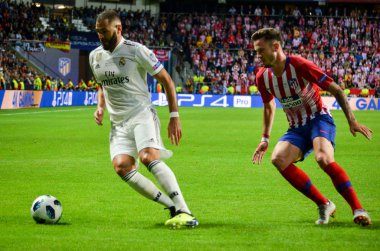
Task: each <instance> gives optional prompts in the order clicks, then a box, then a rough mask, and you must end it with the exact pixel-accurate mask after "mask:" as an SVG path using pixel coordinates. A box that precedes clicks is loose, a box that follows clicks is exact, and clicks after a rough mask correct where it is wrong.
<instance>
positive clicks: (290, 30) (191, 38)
mask: <svg viewBox="0 0 380 251" xmlns="http://www.w3.org/2000/svg"><path fill="white" fill-rule="evenodd" d="M163 7H165V6H163ZM103 9H104V7H93V6H90V7H81V8H77V7H74V8H73V9H72V11H71V14H72V18H71V19H70V18H69V17H67V16H65V15H60V16H56V17H51V16H49V9H48V8H47V7H45V6H43V5H41V6H40V7H37V6H36V5H35V4H29V3H26V4H24V3H22V2H21V3H16V2H13V1H10V0H7V1H1V2H0V10H1V13H0V21H1V22H0V49H1V54H0V67H1V68H0V75H1V77H2V78H3V79H4V81H3V82H4V83H5V84H3V86H2V88H3V89H4V88H7V89H9V88H15V86H14V84H12V83H13V82H12V81H13V80H16V81H18V82H20V81H22V82H29V81H31V82H33V81H34V79H35V76H36V75H41V74H40V73H37V72H36V70H35V69H33V68H30V66H29V65H27V62H25V60H24V59H21V58H18V57H17V53H15V52H14V50H13V49H12V45H11V44H10V43H9V41H15V40H16V41H17V40H40V41H66V40H67V39H70V37H69V33H70V31H73V30H74V31H81V32H91V31H93V29H94V26H95V17H96V15H97V14H98V13H100V12H101V11H102V10H103ZM118 11H119V12H120V17H121V19H122V22H123V25H124V30H123V35H124V36H125V37H126V38H127V39H131V40H135V41H137V42H140V43H142V44H145V45H146V46H148V47H150V48H160V47H166V48H170V49H171V50H172V51H173V55H174V58H175V60H174V69H175V71H174V72H173V74H176V75H178V78H177V81H178V80H179V81H180V82H181V83H178V84H180V85H182V87H183V88H182V91H183V92H192V93H200V92H201V90H202V86H205V85H207V86H208V87H209V88H208V91H207V93H213V94H249V93H250V92H249V88H250V86H252V85H255V69H256V67H257V66H258V65H259V62H258V60H257V59H256V58H255V53H254V51H253V46H252V43H251V41H250V36H251V35H252V34H253V32H254V31H256V30H257V29H259V28H262V27H269V26H271V27H277V28H281V30H282V31H283V34H282V35H283V38H284V42H285V48H286V53H287V54H289V55H290V54H291V55H300V56H303V57H305V58H307V59H309V60H311V61H313V62H314V63H315V64H317V65H318V66H319V67H321V68H322V69H323V70H325V71H326V72H327V73H328V74H329V75H330V76H331V77H332V78H333V79H334V80H335V81H336V82H337V83H339V84H340V85H341V86H342V88H343V89H349V90H351V91H350V95H355V96H360V95H362V94H361V93H362V92H361V90H362V89H363V88H368V89H369V94H368V96H373V95H377V94H376V93H379V92H378V91H377V90H378V89H379V82H380V47H379V40H380V34H379V30H380V24H379V17H380V12H379V10H377V9H375V8H372V9H371V8H368V6H366V5H363V6H352V5H351V6H347V7H346V6H341V5H332V4H330V5H329V6H326V7H324V6H322V7H319V6H314V7H310V6H309V5H299V6H296V5H294V4H293V5H286V4H283V5H281V4H277V5H276V6H274V5H265V4H261V5H252V4H242V5H240V6H232V5H231V6H228V8H225V9H223V10H219V11H218V12H212V11H210V12H209V13H197V12H190V11H186V10H183V13H178V12H176V13H173V12H168V13H165V12H163V11H165V8H163V11H162V12H161V13H160V14H159V16H155V15H151V13H150V11H146V10H142V11H131V10H125V9H123V10H121V9H118ZM168 11H171V10H170V9H169V10H168ZM28 31H33V32H28ZM42 79H46V78H45V77H43V78H42ZM26 80H27V81H26ZM200 80H202V81H200ZM85 82H87V81H85ZM65 84H67V83H65ZM53 85H54V81H53ZM74 85H77V83H74ZM44 86H46V84H45V81H44V80H43V87H44ZM230 87H233V91H232V89H231V88H230ZM17 88H21V87H20V85H18V87H17ZM25 88H33V86H32V87H31V86H30V85H27V86H26V87H25ZM52 89H53V90H54V86H53V88H52ZM77 89H81V88H77ZM205 89H206V88H204V89H203V90H205ZM91 90H92V88H91ZM202 92H203V93H204V91H202Z"/></svg>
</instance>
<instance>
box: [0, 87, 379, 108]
mask: <svg viewBox="0 0 380 251" xmlns="http://www.w3.org/2000/svg"><path fill="white" fill-rule="evenodd" d="M177 99H178V106H185V107H237V108H262V107H263V102H262V100H261V96H259V95H253V96H240V95H211V94H210V95H208V94H205V95H201V94H185V93H179V94H177ZM322 99H323V103H324V104H325V105H326V106H327V107H328V108H329V109H330V110H339V109H341V108H340V106H339V104H338V103H337V101H336V100H335V98H334V97H322ZM379 100H380V99H378V98H354V97H352V98H351V97H349V98H348V103H349V104H350V107H351V109H352V110H377V111H378V110H380V102H379ZM152 103H153V104H154V105H156V106H167V105H168V101H167V99H166V95H165V94H164V93H152ZM97 104H98V95H97V92H77V91H0V105H1V106H0V107H1V109H17V108H28V107H60V106H90V105H97ZM276 106H277V108H281V104H280V103H279V102H278V100H276Z"/></svg>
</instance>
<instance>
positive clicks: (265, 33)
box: [251, 28, 283, 45]
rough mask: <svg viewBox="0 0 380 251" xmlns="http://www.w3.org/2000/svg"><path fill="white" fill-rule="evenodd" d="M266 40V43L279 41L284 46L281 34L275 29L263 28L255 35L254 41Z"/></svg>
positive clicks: (253, 36)
mask: <svg viewBox="0 0 380 251" xmlns="http://www.w3.org/2000/svg"><path fill="white" fill-rule="evenodd" d="M262 38H264V40H265V41H279V42H280V44H281V45H282V43H283V41H282V37H281V32H280V31H279V30H277V29H274V28H263V29H260V30H258V31H256V32H255V33H253V35H252V37H251V39H252V41H256V40H260V39H262Z"/></svg>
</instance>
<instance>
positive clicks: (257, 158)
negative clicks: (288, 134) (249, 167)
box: [252, 99, 276, 165]
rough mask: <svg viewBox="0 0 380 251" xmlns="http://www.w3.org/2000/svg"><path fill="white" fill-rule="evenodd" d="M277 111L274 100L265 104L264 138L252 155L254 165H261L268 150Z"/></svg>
mask: <svg viewBox="0 0 380 251" xmlns="http://www.w3.org/2000/svg"><path fill="white" fill-rule="evenodd" d="M275 111H276V103H275V101H274V99H272V100H271V101H270V102H268V103H264V111H263V137H262V138H261V142H260V143H259V145H258V146H257V148H256V150H255V151H254V152H253V155H252V163H253V164H258V165H259V164H260V163H261V161H262V159H263V157H264V154H265V153H266V151H267V150H268V145H269V135H270V132H271V131H272V125H273V119H274V114H275Z"/></svg>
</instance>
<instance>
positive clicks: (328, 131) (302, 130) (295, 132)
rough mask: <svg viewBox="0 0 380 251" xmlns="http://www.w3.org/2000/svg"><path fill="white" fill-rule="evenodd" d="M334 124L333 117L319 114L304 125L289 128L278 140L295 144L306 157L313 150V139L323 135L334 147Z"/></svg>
mask: <svg viewBox="0 0 380 251" xmlns="http://www.w3.org/2000/svg"><path fill="white" fill-rule="evenodd" d="M335 135H336V126H335V124H334V120H333V118H332V117H331V116H330V115H328V114H324V115H319V116H317V117H315V118H314V119H312V120H311V121H309V122H307V123H306V125H304V126H300V127H297V128H289V129H288V131H287V132H286V133H285V135H284V136H282V137H281V139H280V140H279V141H287V142H289V143H291V144H292V145H295V146H297V147H298V148H299V149H301V151H302V153H303V158H302V159H301V161H302V160H303V159H304V158H306V157H307V156H308V155H309V154H310V153H311V152H312V151H313V139H314V138H316V137H324V138H326V139H328V140H329V141H330V142H331V144H332V146H333V147H335V142H334V140H335Z"/></svg>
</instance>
